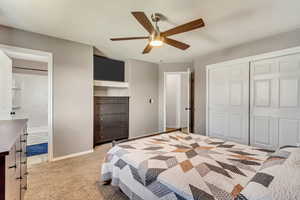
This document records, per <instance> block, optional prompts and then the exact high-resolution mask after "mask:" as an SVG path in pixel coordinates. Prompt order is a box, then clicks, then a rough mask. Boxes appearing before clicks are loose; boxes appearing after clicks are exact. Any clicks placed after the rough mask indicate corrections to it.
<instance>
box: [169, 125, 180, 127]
mask: <svg viewBox="0 0 300 200" xmlns="http://www.w3.org/2000/svg"><path fill="white" fill-rule="evenodd" d="M166 127H167V128H180V126H177V125H167V126H166Z"/></svg>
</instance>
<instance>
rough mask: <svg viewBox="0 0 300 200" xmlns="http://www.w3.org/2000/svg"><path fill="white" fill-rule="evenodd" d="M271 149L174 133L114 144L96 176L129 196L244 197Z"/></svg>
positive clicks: (171, 198)
mask: <svg viewBox="0 0 300 200" xmlns="http://www.w3.org/2000/svg"><path fill="white" fill-rule="evenodd" d="M270 153H271V152H270V151H268V150H264V149H260V148H254V147H250V146H246V145H241V144H237V143H234V142H226V141H222V140H220V139H214V138H209V137H206V136H200V135H195V134H189V135H187V134H184V133H182V132H173V133H169V134H162V135H156V136H152V137H147V138H143V139H138V140H134V141H129V142H125V143H121V144H118V145H117V146H114V147H113V148H112V149H111V150H110V151H109V152H108V153H107V156H106V159H105V162H104V164H103V165H102V171H101V179H102V181H109V180H111V184H112V185H114V186H118V187H120V189H121V190H122V191H123V192H124V193H125V194H126V195H127V196H128V197H129V198H130V199H133V200H135V199H145V200H148V199H149V200H150V199H151V200H152V199H153V200H155V199H157V200H177V199H179V200H184V199H190V200H193V199H195V200H196V199H197V200H215V199H216V200H232V199H236V198H244V197H245V198H246V197H247V195H248V193H245V195H244V196H242V195H241V194H240V193H241V191H242V190H243V189H244V188H245V187H246V185H247V183H248V182H249V181H250V180H252V181H254V182H255V179H259V178H260V177H259V175H257V172H258V171H259V169H260V168H261V167H262V165H263V164H266V160H267V159H270V157H269V156H270ZM272 153H273V152H272ZM266 165H268V164H266ZM263 178H264V177H263ZM249 193H251V189H249Z"/></svg>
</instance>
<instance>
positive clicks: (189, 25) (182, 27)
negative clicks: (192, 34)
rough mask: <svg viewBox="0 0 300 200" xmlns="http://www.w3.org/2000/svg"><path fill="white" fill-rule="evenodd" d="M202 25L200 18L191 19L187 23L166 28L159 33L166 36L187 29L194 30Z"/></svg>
mask: <svg viewBox="0 0 300 200" xmlns="http://www.w3.org/2000/svg"><path fill="white" fill-rule="evenodd" d="M203 26H205V24H204V21H203V20H202V19H197V20H194V21H191V22H189V23H186V24H183V25H180V26H177V27H175V28H172V29H170V30H167V31H165V32H163V33H161V35H162V36H164V37H167V36H171V35H175V34H179V33H184V32H187V31H191V30H194V29H197V28H201V27H203Z"/></svg>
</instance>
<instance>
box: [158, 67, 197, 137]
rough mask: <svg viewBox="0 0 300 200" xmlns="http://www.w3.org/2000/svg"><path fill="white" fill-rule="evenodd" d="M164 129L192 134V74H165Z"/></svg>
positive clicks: (188, 72)
mask: <svg viewBox="0 0 300 200" xmlns="http://www.w3.org/2000/svg"><path fill="white" fill-rule="evenodd" d="M164 86H165V89H164V92H165V94H164V98H165V115H164V129H165V130H168V129H170V128H181V129H182V131H183V132H185V133H189V132H191V110H192V108H191V72H190V70H188V71H187V72H165V75H164Z"/></svg>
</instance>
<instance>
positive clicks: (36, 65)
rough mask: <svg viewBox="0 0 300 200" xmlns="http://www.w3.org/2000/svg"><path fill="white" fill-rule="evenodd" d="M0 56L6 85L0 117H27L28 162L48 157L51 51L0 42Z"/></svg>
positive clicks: (50, 124) (46, 159)
mask: <svg viewBox="0 0 300 200" xmlns="http://www.w3.org/2000/svg"><path fill="white" fill-rule="evenodd" d="M0 57H1V59H0V62H1V77H0V81H1V84H3V85H5V86H6V87H0V89H1V93H2V94H3V95H4V96H6V97H7V98H6V101H5V102H6V103H5V104H2V107H1V109H0V113H1V115H0V119H1V120H14V119H21V118H27V119H28V124H27V127H28V128H27V132H28V139H27V156H28V160H27V162H28V166H30V165H31V164H37V163H40V162H45V161H51V160H52V158H53V151H52V149H53V148H52V146H53V144H52V135H53V131H52V103H53V102H52V69H53V67H52V54H51V53H48V52H43V51H36V50H31V49H24V48H19V47H12V46H6V45H1V44H0ZM3 60H6V61H7V62H6V63H2V61H3ZM2 64H5V65H2ZM2 72H3V73H2ZM1 102H2V101H1ZM2 103H3V102H2Z"/></svg>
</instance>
